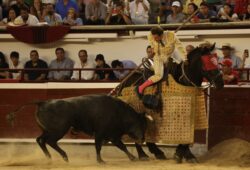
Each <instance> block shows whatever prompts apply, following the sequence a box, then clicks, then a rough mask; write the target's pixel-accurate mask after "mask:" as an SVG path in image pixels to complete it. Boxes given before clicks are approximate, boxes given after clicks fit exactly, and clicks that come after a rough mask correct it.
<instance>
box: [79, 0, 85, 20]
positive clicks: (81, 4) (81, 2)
mask: <svg viewBox="0 0 250 170" xmlns="http://www.w3.org/2000/svg"><path fill="white" fill-rule="evenodd" d="M84 1H85V0H78V1H77V6H78V8H79V12H78V16H79V18H81V19H82V21H83V23H85V22H86V17H85V8H86V4H85V3H84Z"/></svg>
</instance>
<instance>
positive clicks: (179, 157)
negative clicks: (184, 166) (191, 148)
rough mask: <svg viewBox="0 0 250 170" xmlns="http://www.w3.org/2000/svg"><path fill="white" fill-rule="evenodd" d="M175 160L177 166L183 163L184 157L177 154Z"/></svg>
mask: <svg viewBox="0 0 250 170" xmlns="http://www.w3.org/2000/svg"><path fill="white" fill-rule="evenodd" d="M174 160H175V161H176V163H177V164H181V163H182V161H183V157H182V156H179V155H178V154H177V153H175V154H174Z"/></svg>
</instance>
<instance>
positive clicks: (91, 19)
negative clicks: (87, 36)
mask: <svg viewBox="0 0 250 170" xmlns="http://www.w3.org/2000/svg"><path fill="white" fill-rule="evenodd" d="M85 16H86V19H87V20H86V24H88V25H104V24H105V19H106V16H107V7H106V5H105V4H104V3H103V2H102V1H100V0H91V1H90V3H89V4H87V5H86V9H85Z"/></svg>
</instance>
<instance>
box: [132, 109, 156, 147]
mask: <svg viewBox="0 0 250 170" xmlns="http://www.w3.org/2000/svg"><path fill="white" fill-rule="evenodd" d="M138 120H139V121H138V122H139V123H136V124H133V126H131V127H130V129H129V133H128V135H129V137H131V138H133V139H134V140H135V141H136V142H137V143H143V142H144V140H145V132H146V128H147V122H148V121H150V122H152V121H153V118H152V116H150V115H148V114H146V113H139V114H138Z"/></svg>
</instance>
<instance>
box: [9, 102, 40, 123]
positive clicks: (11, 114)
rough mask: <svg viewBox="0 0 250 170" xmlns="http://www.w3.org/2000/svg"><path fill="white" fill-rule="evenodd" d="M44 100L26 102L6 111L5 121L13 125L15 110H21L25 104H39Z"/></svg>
mask: <svg viewBox="0 0 250 170" xmlns="http://www.w3.org/2000/svg"><path fill="white" fill-rule="evenodd" d="M44 102H45V101H33V102H29V103H26V104H24V105H22V106H20V107H18V108H17V109H16V110H14V111H12V112H10V113H8V114H7V115H6V119H7V121H8V122H9V123H10V124H11V125H12V126H13V125H14V120H15V117H16V113H17V112H20V111H21V110H23V109H24V108H25V107H26V106H28V105H40V104H42V103H44Z"/></svg>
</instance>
